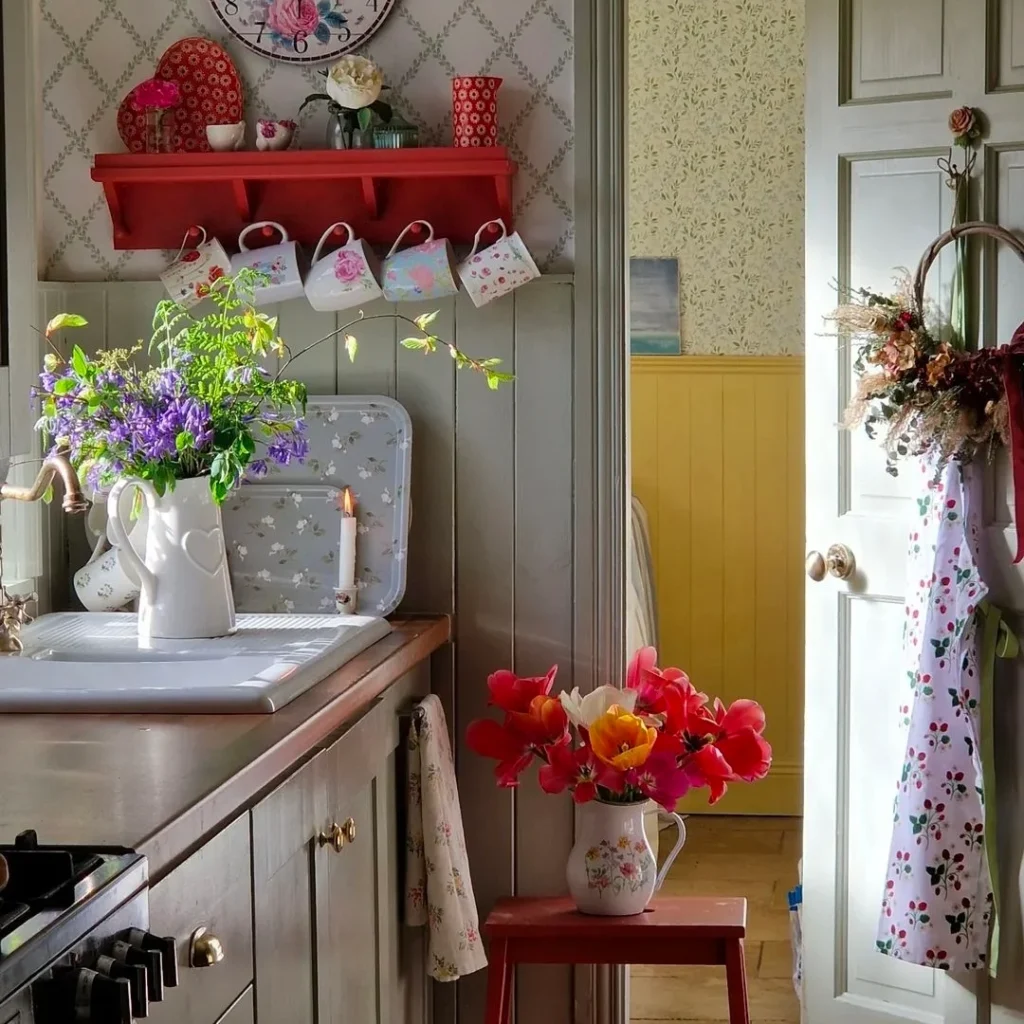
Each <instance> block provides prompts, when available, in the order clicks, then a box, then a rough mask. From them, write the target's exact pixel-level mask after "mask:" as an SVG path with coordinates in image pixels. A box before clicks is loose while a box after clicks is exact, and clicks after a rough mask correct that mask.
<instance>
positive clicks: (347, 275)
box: [306, 221, 384, 313]
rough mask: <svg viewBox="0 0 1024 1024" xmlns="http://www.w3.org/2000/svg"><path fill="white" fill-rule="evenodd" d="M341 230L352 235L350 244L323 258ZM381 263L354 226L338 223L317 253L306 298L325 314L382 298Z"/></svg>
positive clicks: (326, 232)
mask: <svg viewBox="0 0 1024 1024" xmlns="http://www.w3.org/2000/svg"><path fill="white" fill-rule="evenodd" d="M338 228H344V229H345V230H346V231H347V232H348V241H347V242H346V243H345V244H344V245H343V246H341V247H340V248H338V249H335V250H334V252H332V253H331V254H330V255H329V256H325V257H324V258H323V259H320V253H321V251H322V250H323V247H324V246H325V245H326V244H327V242H328V240H329V239H330V238H331V237H332V236H333V235H334V234H335V232H336V231H337V229H338ZM379 276H380V261H379V260H378V259H377V257H376V255H375V254H374V252H373V250H372V249H371V248H370V247H369V246H368V245H367V244H366V242H364V241H363V240H362V239H361V238H356V233H355V232H354V231H353V230H352V226H351V225H350V224H346V223H345V222H344V221H338V222H337V223H336V224H332V225H331V226H330V227H329V228H328V229H327V230H326V231H325V232H324V233H323V234H322V235H321V236H320V241H319V242H318V243H317V247H316V250H315V251H314V253H313V266H312V267H311V268H310V271H309V274H308V275H307V277H306V298H307V299H309V304H310V305H311V306H312V307H313V308H314V309H315V310H318V311H319V312H321V313H326V312H329V311H331V310H335V309H350V308H351V307H352V306H359V305H362V304H363V303H364V302H372V301H373V300H374V299H379V298H380V297H381V296H382V295H383V294H384V292H383V291H382V290H381V287H380V281H379Z"/></svg>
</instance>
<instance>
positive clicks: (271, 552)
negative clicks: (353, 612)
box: [223, 395, 412, 615]
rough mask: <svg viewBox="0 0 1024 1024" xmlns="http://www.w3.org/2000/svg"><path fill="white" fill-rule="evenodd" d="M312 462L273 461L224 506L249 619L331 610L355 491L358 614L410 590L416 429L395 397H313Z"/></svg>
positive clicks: (241, 606) (236, 579) (383, 608)
mask: <svg viewBox="0 0 1024 1024" xmlns="http://www.w3.org/2000/svg"><path fill="white" fill-rule="evenodd" d="M306 423H307V428H308V429H307V436H308V437H309V455H308V457H307V458H306V459H305V461H304V462H301V463H292V464H291V465H289V466H277V465H275V464H273V463H272V464H271V469H270V473H269V474H268V475H267V476H266V477H264V478H263V479H262V480H260V481H256V482H250V483H246V484H245V485H244V486H242V487H241V488H240V489H239V490H237V491H236V492H235V493H233V494H232V495H231V496H230V497H229V498H228V500H227V501H226V502H225V503H224V509H223V513H224V534H225V539H226V540H227V547H228V560H229V564H230V569H231V580H232V584H233V587H234V591H235V603H236V605H237V607H238V610H239V611H244V612H294V613H296V614H308V613H311V612H323V611H330V610H331V609H333V608H334V600H335V599H334V591H335V588H336V587H337V585H338V547H339V543H340V534H341V510H340V508H339V499H340V496H341V493H342V491H343V489H344V488H345V487H349V488H351V490H352V495H353V497H354V498H355V502H356V518H357V519H358V521H359V526H358V534H357V540H356V581H357V583H358V585H359V607H358V612H359V614H360V615H387V614H388V613H389V612H392V611H394V610H395V608H396V607H398V603H399V602H400V601H401V600H402V596H403V594H404V593H405V571H406V550H407V545H408V537H409V508H410V506H409V479H410V472H411V458H412V422H411V421H410V419H409V414H408V413H407V412H406V411H405V409H404V408H402V406H401V405H399V404H398V403H397V402H396V401H395V400H394V399H391V398H386V397H383V396H380V397H378V396H367V395H337V396H330V397H323V398H319V397H318V398H310V400H309V403H308V406H307V413H306Z"/></svg>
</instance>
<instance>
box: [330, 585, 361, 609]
mask: <svg viewBox="0 0 1024 1024" xmlns="http://www.w3.org/2000/svg"><path fill="white" fill-rule="evenodd" d="M334 607H335V609H336V611H337V612H338V614H339V615H357V614H358V613H359V588H358V587H346V588H345V589H344V590H336V591H335V592H334Z"/></svg>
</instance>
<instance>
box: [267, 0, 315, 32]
mask: <svg viewBox="0 0 1024 1024" xmlns="http://www.w3.org/2000/svg"><path fill="white" fill-rule="evenodd" d="M267 25H268V27H269V28H270V30H271V32H276V33H277V34H278V35H282V36H297V35H299V33H304V34H305V35H307V36H308V35H312V34H313V33H314V32H315V31H316V30H317V29H318V28H319V27H320V11H319V9H318V8H317V5H316V3H315V2H314V0H275V2H274V3H273V4H271V6H270V8H269V9H268V11H267Z"/></svg>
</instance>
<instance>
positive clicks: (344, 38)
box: [338, 25, 352, 44]
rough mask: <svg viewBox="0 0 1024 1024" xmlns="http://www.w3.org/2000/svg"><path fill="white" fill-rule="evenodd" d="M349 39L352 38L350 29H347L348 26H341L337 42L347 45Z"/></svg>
mask: <svg viewBox="0 0 1024 1024" xmlns="http://www.w3.org/2000/svg"><path fill="white" fill-rule="evenodd" d="M351 38H352V29H350V28H349V27H348V25H343V26H342V27H341V28H340V29H339V30H338V42H339V43H342V44H344V43H347V42H348V41H349V40H350V39H351Z"/></svg>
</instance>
